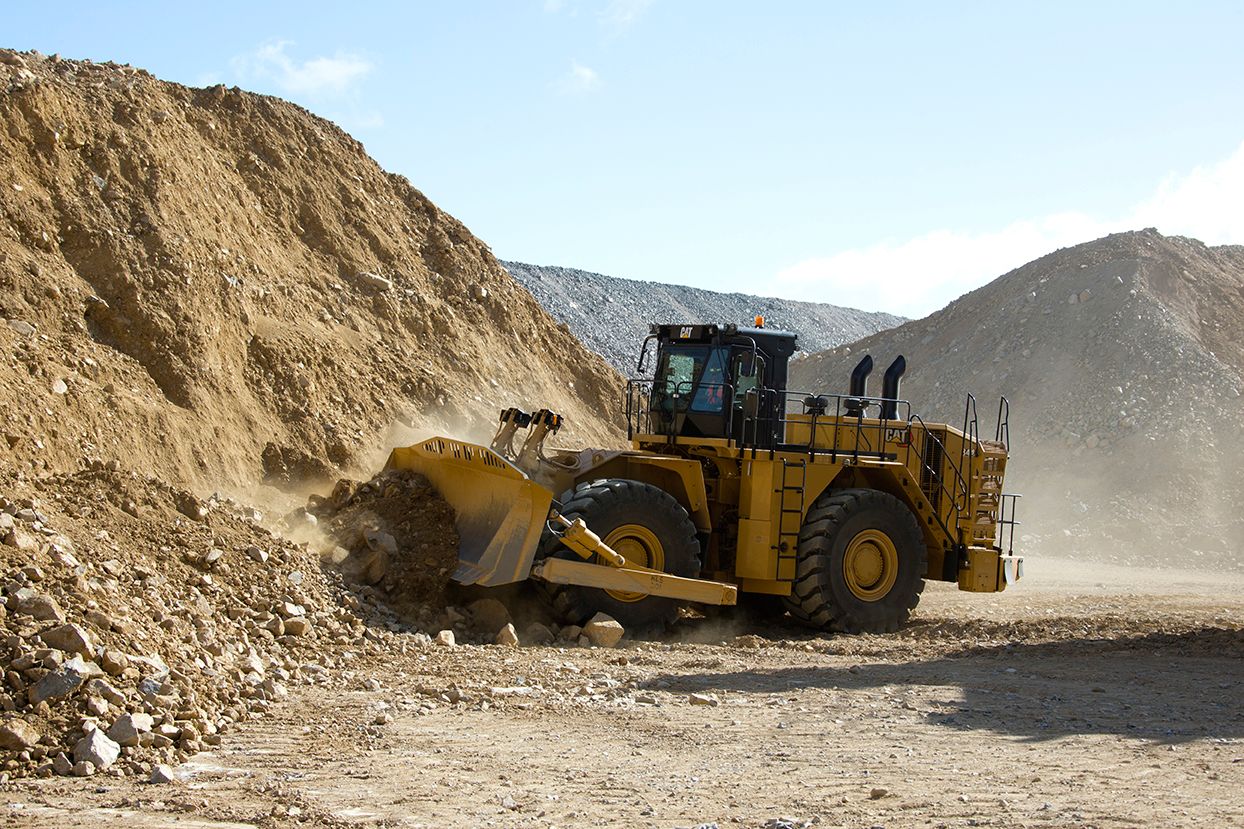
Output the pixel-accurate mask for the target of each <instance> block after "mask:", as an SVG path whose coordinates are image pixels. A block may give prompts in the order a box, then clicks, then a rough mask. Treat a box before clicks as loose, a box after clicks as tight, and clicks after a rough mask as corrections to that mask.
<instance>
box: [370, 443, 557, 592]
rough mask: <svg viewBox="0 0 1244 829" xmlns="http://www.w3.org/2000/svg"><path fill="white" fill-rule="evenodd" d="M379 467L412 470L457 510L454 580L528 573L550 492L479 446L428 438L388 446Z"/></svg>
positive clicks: (493, 580)
mask: <svg viewBox="0 0 1244 829" xmlns="http://www.w3.org/2000/svg"><path fill="white" fill-rule="evenodd" d="M385 469H409V470H411V471H414V472H418V473H419V474H421V475H423V476H424V477H426V478H427V479H428V481H429V482H430V483H431V484H432V486H434V487H436V489H437V491H438V492H440V494H441V496H442V497H443V498H444V499H445V500H446V501H447V502H448V503H449V505H450V506H451V507H453V510H454V513H455V514H456V515H457V521H456V527H457V530H458V539H459V543H458V567H457V569H456V570H455V571H454V574H453V578H454V581H457V582H461V583H462V584H479V585H483V586H486V587H493V586H496V585H499V584H509V583H511V582H516V581H523V580H525V579H526V578H527V576H528V575H529V574H530V572H531V563H532V561H533V559H534V558H535V554H536V547H537V546H538V545H539V543H540V533H541V532H543V531H544V523H545V521H546V520H547V519H548V514H549V506H550V505H551V504H552V501H553V493H552V492H550V491H549V490H547V489H545V488H544V487H542V486H540V485H539V484H537V483H535V482H534V481H532V480H531V479H530V478H529V477H527V475H526V474H525V473H524V472H523V471H522V470H520V469H518V468H517V467H516V466H514V465H513V464H512V463H510V462H509V461H507V460H506V459H505V458H503V457H501V456H500V455H498V454H497V453H496V452H494V451H492V450H491V449H488V448H486V447H483V446H479V445H477V444H474V443H464V442H462V441H457V440H453V439H452V438H430V439H428V440H425V441H423V442H422V443H417V444H415V445H414V446H405V447H399V448H397V449H394V450H393V452H392V453H391V454H390V455H389V460H388V462H387V463H386V464H385Z"/></svg>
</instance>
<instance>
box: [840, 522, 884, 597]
mask: <svg viewBox="0 0 1244 829" xmlns="http://www.w3.org/2000/svg"><path fill="white" fill-rule="evenodd" d="M842 575H843V577H844V578H845V579H846V582H847V588H848V589H849V590H850V591H851V594H852V595H853V596H855V597H856V598H857V599H859V600H861V601H865V602H875V601H877V600H878V599H881V598H884V597H885V595H886V594H887V593H889V592H890V589H891V588H893V587H894V582H895V581H896V580H897V579H898V549H897V548H896V547H895V546H894V542H893V541H891V540H890V536H888V535H886V534H885V533H883V532H882V531H881V530H864V531H863V532H861V533H859V534H858V535H856V536H855V538H852V539H851V543H850V544H848V545H847V551H846V553H845V554H844V555H843V557H842Z"/></svg>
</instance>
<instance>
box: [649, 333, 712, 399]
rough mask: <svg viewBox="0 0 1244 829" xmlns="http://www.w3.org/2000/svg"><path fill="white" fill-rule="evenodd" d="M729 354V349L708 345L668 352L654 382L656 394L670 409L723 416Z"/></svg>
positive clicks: (683, 346) (658, 368) (680, 347)
mask: <svg viewBox="0 0 1244 829" xmlns="http://www.w3.org/2000/svg"><path fill="white" fill-rule="evenodd" d="M729 353H730V350H729V349H728V348H715V347H712V346H707V345H702V346H696V345H682V346H670V347H668V348H666V349H665V350H664V352H662V354H661V362H660V364H659V365H658V366H657V373H656V377H655V378H654V380H655V386H656V391H657V393H658V394H659V395H660V397H661V398H663V399H664V400H667V401H668V404H667V405H670V407H671V408H677V409H678V410H682V411H685V410H687V409H688V408H689V409H690V410H691V411H693V412H720V411H721V410H722V405H723V403H724V401H725V399H726V396H727V394H728V391H729V386H728V385H727V383H728V380H727V378H726V365H727V361H728V359H729ZM687 401H690V402H689V403H688V402H687Z"/></svg>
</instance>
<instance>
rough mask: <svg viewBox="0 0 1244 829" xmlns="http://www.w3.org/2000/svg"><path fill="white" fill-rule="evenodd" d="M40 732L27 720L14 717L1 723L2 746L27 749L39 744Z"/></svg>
mask: <svg viewBox="0 0 1244 829" xmlns="http://www.w3.org/2000/svg"><path fill="white" fill-rule="evenodd" d="M40 736H41V735H40V734H39V732H38V731H36V730H35V728H34V726H32V725H30V723H28V722H26V721H25V720H18V719H12V720H8V721H7V722H5V723H4V724H3V725H0V748H4V749H8V750H9V751H25V750H27V749H30V748H34V747H35V746H37V745H38V744H39V738H40Z"/></svg>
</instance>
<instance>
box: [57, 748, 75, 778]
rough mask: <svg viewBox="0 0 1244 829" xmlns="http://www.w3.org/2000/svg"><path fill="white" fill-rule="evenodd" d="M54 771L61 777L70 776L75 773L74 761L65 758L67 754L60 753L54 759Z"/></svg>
mask: <svg viewBox="0 0 1244 829" xmlns="http://www.w3.org/2000/svg"><path fill="white" fill-rule="evenodd" d="M52 771H54V772H56V773H57V774H60V775H66V774H69V773H70V772H72V771H73V761H72V760H70V759H69V758H68V757H66V756H65V752H63V751H58V752H57V753H56V756H55V757H53V758H52Z"/></svg>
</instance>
